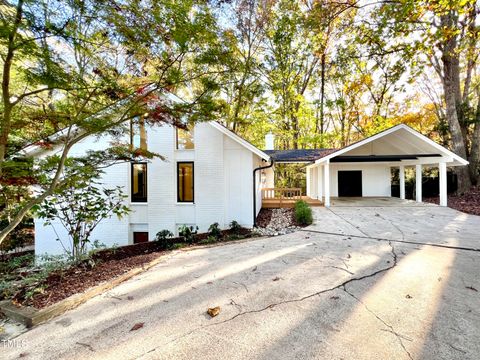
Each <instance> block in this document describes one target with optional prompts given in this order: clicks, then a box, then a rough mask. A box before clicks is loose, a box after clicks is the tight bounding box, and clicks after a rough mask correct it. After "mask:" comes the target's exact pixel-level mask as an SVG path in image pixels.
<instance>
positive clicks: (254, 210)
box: [253, 157, 274, 227]
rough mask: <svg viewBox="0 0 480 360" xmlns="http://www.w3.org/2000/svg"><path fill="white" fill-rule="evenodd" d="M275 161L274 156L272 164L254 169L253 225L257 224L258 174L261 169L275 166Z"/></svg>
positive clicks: (271, 159)
mask: <svg viewBox="0 0 480 360" xmlns="http://www.w3.org/2000/svg"><path fill="white" fill-rule="evenodd" d="M273 164H274V161H273V158H272V157H270V165H267V166H260V167H258V168H256V169H254V170H253V227H256V226H257V186H256V185H257V181H256V174H257V171H259V170H265V169H269V168H271V167H272V166H273Z"/></svg>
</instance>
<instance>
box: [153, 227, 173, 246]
mask: <svg viewBox="0 0 480 360" xmlns="http://www.w3.org/2000/svg"><path fill="white" fill-rule="evenodd" d="M172 238H173V233H172V232H171V231H169V230H161V231H159V232H158V233H157V235H156V236H155V241H156V242H157V243H158V245H159V246H160V248H162V249H168V248H170V247H171V246H172V243H171V239H172Z"/></svg>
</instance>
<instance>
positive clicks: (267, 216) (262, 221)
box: [257, 209, 273, 228]
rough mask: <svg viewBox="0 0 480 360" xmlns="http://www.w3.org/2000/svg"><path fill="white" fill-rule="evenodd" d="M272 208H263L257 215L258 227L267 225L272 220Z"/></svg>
mask: <svg viewBox="0 0 480 360" xmlns="http://www.w3.org/2000/svg"><path fill="white" fill-rule="evenodd" d="M272 213H273V211H272V209H261V210H260V212H259V213H258V216H257V226H258V227H263V228H264V227H267V226H268V224H270V220H272Z"/></svg>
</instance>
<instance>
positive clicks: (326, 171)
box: [323, 160, 330, 207]
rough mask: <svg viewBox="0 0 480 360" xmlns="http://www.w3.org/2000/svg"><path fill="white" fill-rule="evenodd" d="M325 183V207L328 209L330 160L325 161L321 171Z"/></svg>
mask: <svg viewBox="0 0 480 360" xmlns="http://www.w3.org/2000/svg"><path fill="white" fill-rule="evenodd" d="M323 176H324V182H325V207H330V160H327V162H326V163H325V166H324V169H323Z"/></svg>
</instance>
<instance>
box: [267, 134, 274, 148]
mask: <svg viewBox="0 0 480 360" xmlns="http://www.w3.org/2000/svg"><path fill="white" fill-rule="evenodd" d="M265 150H275V135H273V134H272V133H271V132H269V133H268V134H267V135H265Z"/></svg>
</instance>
